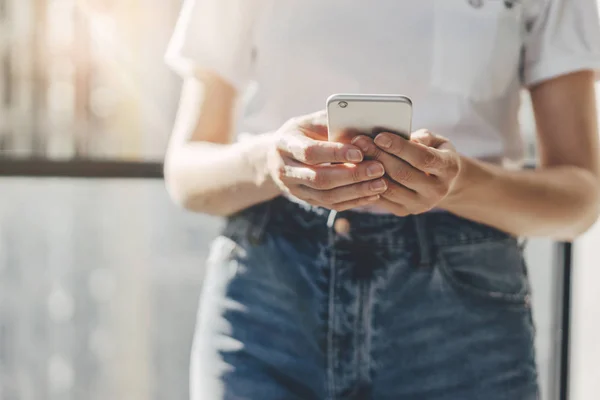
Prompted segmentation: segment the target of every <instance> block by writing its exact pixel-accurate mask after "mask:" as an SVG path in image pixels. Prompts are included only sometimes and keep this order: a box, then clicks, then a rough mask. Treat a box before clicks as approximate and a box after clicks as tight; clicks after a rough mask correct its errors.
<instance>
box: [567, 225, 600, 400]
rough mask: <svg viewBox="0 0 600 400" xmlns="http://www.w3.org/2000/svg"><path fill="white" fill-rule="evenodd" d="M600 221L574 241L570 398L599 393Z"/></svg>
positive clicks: (578, 399)
mask: <svg viewBox="0 0 600 400" xmlns="http://www.w3.org/2000/svg"><path fill="white" fill-rule="evenodd" d="M599 248H600V223H598V224H596V226H595V227H594V228H593V229H592V230H591V231H589V232H588V233H587V234H585V235H584V236H583V237H582V238H581V239H579V240H578V241H577V242H576V243H575V247H574V253H575V254H574V260H573V261H574V263H573V286H572V288H573V295H572V307H571V313H572V314H571V364H570V367H571V370H570V394H571V397H570V400H589V399H593V398H598V397H597V396H598V393H600V261H599V257H600V252H599Z"/></svg>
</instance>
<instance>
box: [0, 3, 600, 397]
mask: <svg viewBox="0 0 600 400" xmlns="http://www.w3.org/2000/svg"><path fill="white" fill-rule="evenodd" d="M180 6H181V1H180V0H0V400H30V399H35V400H55V399H60V400H63V399H64V400H80V399H90V400H95V399H103V400H104V399H117V400H121V399H127V400H159V399H169V400H179V399H182V400H183V399H187V397H188V396H187V394H188V359H189V350H190V345H191V339H192V334H193V327H194V322H195V317H196V315H195V314H196V308H197V299H198V294H199V291H200V287H201V284H202V275H203V263H204V259H205V257H206V252H207V249H208V246H209V244H210V240H211V239H212V238H213V237H214V236H215V235H216V234H217V232H218V229H219V226H220V224H221V221H220V220H218V219H214V218H211V217H206V216H202V215H192V214H189V213H186V212H184V211H181V210H179V209H177V208H176V207H175V206H173V205H172V204H171V203H170V202H169V200H168V198H167V195H166V192H165V190H164V185H163V182H162V180H161V168H160V163H161V161H162V157H163V154H164V151H165V148H166V143H167V139H168V135H169V132H170V129H171V126H172V122H173V119H174V113H175V109H176V107H177V101H178V94H179V87H180V79H179V78H178V77H176V76H175V75H174V74H173V73H172V72H171V71H169V70H168V69H167V68H166V67H165V65H164V63H163V54H164V51H165V48H166V44H167V41H168V39H169V37H170V34H171V32H172V28H173V25H174V22H175V19H176V17H177V14H178V12H179V9H180ZM521 121H522V125H523V130H524V134H525V137H526V140H527V143H528V149H529V154H528V158H529V159H530V161H532V160H534V159H535V144H534V131H535V127H534V123H533V119H532V114H531V109H530V106H529V102H528V97H527V95H526V94H524V95H523V109H522V113H521ZM44 175H48V176H44ZM599 230H600V229H599V228H596V229H595V230H593V231H592V232H590V233H589V234H588V235H586V236H585V237H584V238H583V239H582V240H581V241H580V242H578V243H576V244H575V245H574V247H570V246H568V245H565V244H560V243H553V242H551V241H547V240H533V241H531V242H530V244H529V247H528V250H527V258H528V261H529V265H530V270H531V275H532V283H533V288H534V306H535V308H534V310H535V312H536V315H535V318H536V324H537V329H538V343H537V347H538V360H539V365H540V382H541V384H542V390H543V395H544V397H543V398H544V399H566V398H567V397H565V396H566V395H567V394H569V393H570V394H571V398H573V399H589V398H592V397H590V396H593V394H590V393H599V392H600V387H599V386H598V385H599V383H598V382H599V381H600V370H599V369H598V367H597V365H598V364H599V363H600V348H599V347H598V345H597V344H595V342H596V341H597V340H596V339H595V338H597V337H600V329H599V327H598V323H599V322H598V321H600V299H599V298H598V295H597V294H596V289H595V287H594V285H593V283H594V282H598V278H600V273H599V272H598V271H596V270H595V269H594V268H593V266H594V264H598V262H597V261H595V260H596V259H597V256H598V254H597V252H596V249H595V248H594V247H597V244H598V243H600V242H599V241H598V240H600V232H598V231H599ZM571 272H572V273H571ZM565 278H566V280H565ZM569 290H570V291H571V292H572V295H570V294H569ZM565 293H566V297H565ZM565 320H566V321H567V322H570V323H569V324H568V325H565V324H564V321H565ZM567 328H568V329H567ZM567 333H568V334H569V337H567V335H566V334H567ZM568 343H569V344H571V346H570V347H566V344H568ZM568 349H569V350H570V351H569V353H567V351H566V350H568ZM567 356H568V357H567ZM594 360H595V362H594ZM569 370H570V371H571V373H570V376H571V380H570V381H569V382H570V385H569V386H568V387H567V386H565V385H564V382H562V384H561V376H562V377H563V378H564V376H566V373H567V372H568V371H569Z"/></svg>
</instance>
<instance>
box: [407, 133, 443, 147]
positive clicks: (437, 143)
mask: <svg viewBox="0 0 600 400" xmlns="http://www.w3.org/2000/svg"><path fill="white" fill-rule="evenodd" d="M410 141H411V142H415V143H420V144H422V145H424V146H427V147H433V148H434V149H437V148H440V147H441V146H443V145H444V144H446V143H448V139H446V138H445V137H443V136H438V135H434V134H433V133H431V132H430V131H428V130H426V129H420V130H418V131H416V132H414V133H413V134H412V135H411V136H410Z"/></svg>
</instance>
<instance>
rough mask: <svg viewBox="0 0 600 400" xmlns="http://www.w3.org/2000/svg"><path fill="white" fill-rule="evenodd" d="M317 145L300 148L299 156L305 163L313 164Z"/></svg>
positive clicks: (315, 159) (315, 158)
mask: <svg viewBox="0 0 600 400" xmlns="http://www.w3.org/2000/svg"><path fill="white" fill-rule="evenodd" d="M317 151H318V149H317V147H316V146H314V145H308V146H305V147H303V148H302V150H301V152H302V153H301V154H302V155H301V157H302V160H303V161H304V162H305V163H306V164H315V163H316V161H317Z"/></svg>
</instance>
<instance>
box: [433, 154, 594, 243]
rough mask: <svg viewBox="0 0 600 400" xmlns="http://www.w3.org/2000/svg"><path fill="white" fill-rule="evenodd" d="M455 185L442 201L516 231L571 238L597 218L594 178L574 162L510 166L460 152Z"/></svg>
mask: <svg viewBox="0 0 600 400" xmlns="http://www.w3.org/2000/svg"><path fill="white" fill-rule="evenodd" d="M462 168H463V170H462V171H461V174H460V178H459V179H458V180H457V183H456V185H455V186H456V188H455V189H454V190H453V191H452V193H451V194H450V195H449V196H448V197H447V199H446V200H445V201H444V202H443V203H442V204H441V206H442V208H445V209H447V210H448V211H450V212H453V213H455V214H457V215H460V216H463V217H465V218H469V219H471V220H474V221H477V222H481V223H484V224H488V225H491V226H494V227H496V228H498V229H501V230H504V231H506V232H509V233H512V234H514V235H518V236H545V237H552V238H555V239H560V240H572V239H574V238H575V237H576V236H578V235H579V234H581V233H583V232H585V231H586V230H587V229H588V228H589V227H590V226H591V225H592V224H593V223H594V222H595V221H596V219H597V217H598V212H599V206H600V195H599V193H600V192H599V183H598V178H597V176H596V175H595V174H593V173H592V172H590V171H588V170H585V169H583V168H580V167H574V166H555V167H546V168H542V169H538V170H526V171H510V170H505V169H504V168H502V167H499V166H495V165H491V164H487V163H484V162H481V161H476V160H472V159H469V158H465V157H463V163H462Z"/></svg>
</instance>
